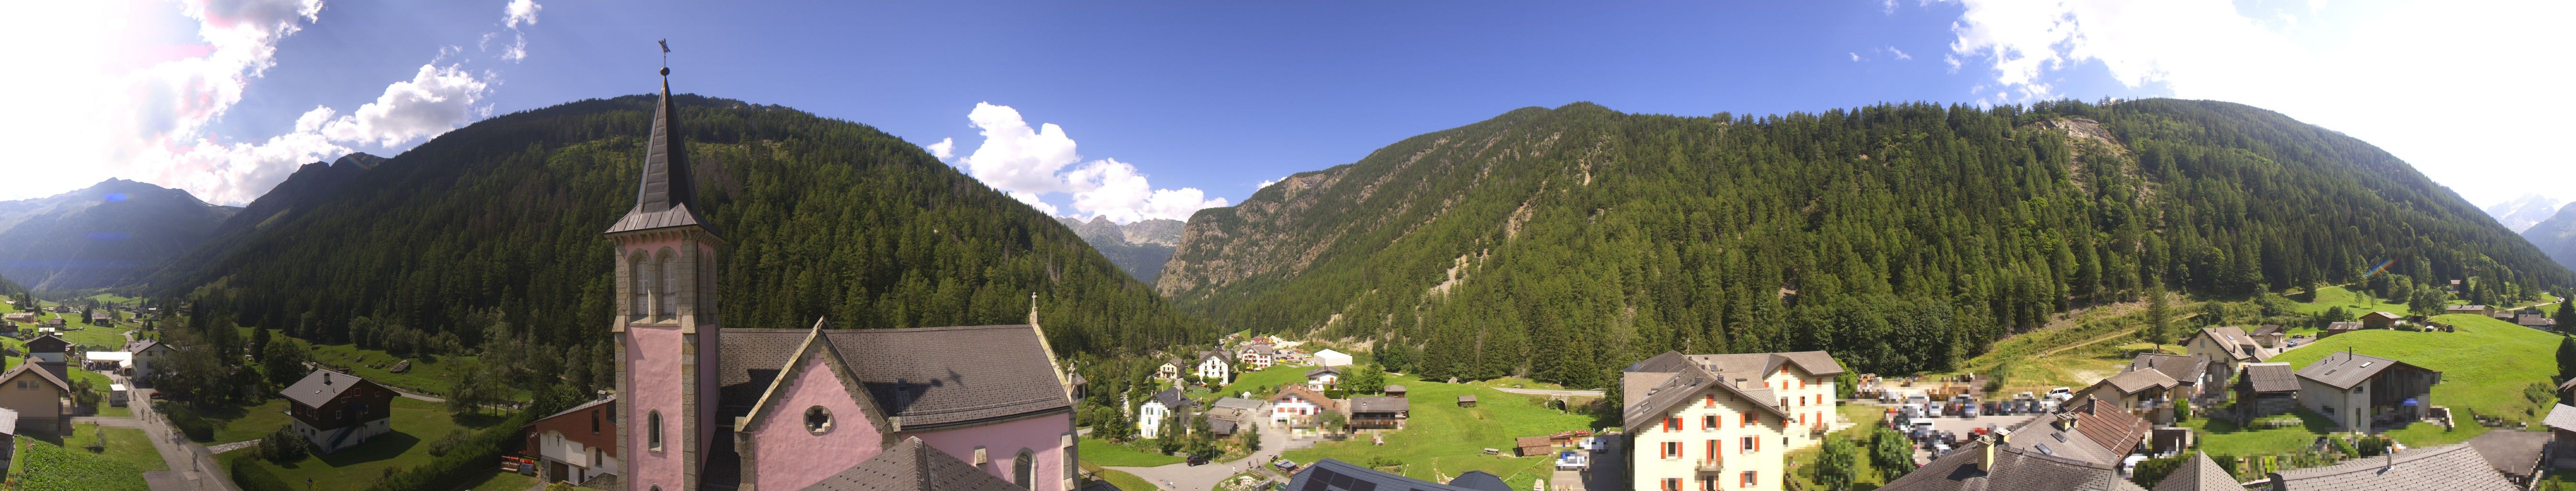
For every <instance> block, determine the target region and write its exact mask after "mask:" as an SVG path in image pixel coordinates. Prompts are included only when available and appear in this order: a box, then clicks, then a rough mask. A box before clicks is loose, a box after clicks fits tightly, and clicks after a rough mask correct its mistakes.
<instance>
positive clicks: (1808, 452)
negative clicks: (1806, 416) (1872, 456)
mask: <svg viewBox="0 0 2576 491" xmlns="http://www.w3.org/2000/svg"><path fill="white" fill-rule="evenodd" d="M1838 410H1839V411H1840V412H1841V413H1842V414H1843V417H1844V418H1846V419H1850V420H1852V427H1850V428H1844V429H1843V430H1842V431H1836V432H1833V433H1827V434H1825V439H1826V440H1845V441H1849V442H1852V450H1854V452H1853V453H1852V474H1853V475H1854V476H1856V477H1855V478H1853V479H1852V489H1878V487H1879V486H1880V485H1883V484H1887V482H1886V480H1883V479H1879V476H1878V468H1877V466H1873V465H1870V463H1869V443H1870V442H1869V436H1870V432H1873V431H1877V430H1878V428H1879V426H1878V424H1879V418H1880V417H1882V416H1886V415H1887V409H1886V408H1882V407H1877V406H1861V405H1845V406H1842V407H1841V408H1838ZM1824 448H1825V446H1824V444H1822V443H1818V444H1817V445H1816V446H1813V447H1807V448H1804V449H1799V450H1798V451H1795V452H1789V455H1788V457H1787V460H1788V462H1789V466H1790V467H1789V475H1791V476H1794V477H1796V478H1797V479H1798V484H1800V486H1799V487H1798V489H1825V488H1824V487H1823V486H1818V485H1816V470H1815V469H1814V468H1810V467H1807V466H1806V465H1805V464H1808V463H1812V462H1815V461H1816V455H1817V454H1820V453H1823V452H1824Z"/></svg>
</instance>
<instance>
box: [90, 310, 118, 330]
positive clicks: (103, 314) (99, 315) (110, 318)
mask: <svg viewBox="0 0 2576 491" xmlns="http://www.w3.org/2000/svg"><path fill="white" fill-rule="evenodd" d="M115 320H116V314H115V313H114V312H110V311H106V310H99V311H92V312H90V313H89V323H90V324H91V325H98V326H104V325H107V324H108V323H109V322H114V321H115Z"/></svg>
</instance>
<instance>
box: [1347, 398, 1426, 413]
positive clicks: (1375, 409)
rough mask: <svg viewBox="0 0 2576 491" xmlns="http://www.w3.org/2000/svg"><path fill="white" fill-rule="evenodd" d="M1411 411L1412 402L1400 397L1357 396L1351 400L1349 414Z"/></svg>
mask: <svg viewBox="0 0 2576 491" xmlns="http://www.w3.org/2000/svg"><path fill="white" fill-rule="evenodd" d="M1411 410H1413V402H1412V401H1410V400H1407V399H1405V398H1402V397H1383V396H1359V397H1353V398H1351V413H1352V414H1359V413H1400V412H1405V411H1411Z"/></svg>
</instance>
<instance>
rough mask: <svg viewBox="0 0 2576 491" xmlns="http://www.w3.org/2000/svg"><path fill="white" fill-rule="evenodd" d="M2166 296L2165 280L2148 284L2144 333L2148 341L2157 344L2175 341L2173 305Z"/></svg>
mask: <svg viewBox="0 0 2576 491" xmlns="http://www.w3.org/2000/svg"><path fill="white" fill-rule="evenodd" d="M2165 296H2166V295H2165V285H2164V282H2162V281H2158V282H2155V283H2150V284H2149V285H2148V287H2147V327H2146V329H2145V331H2144V333H2143V334H2145V337H2146V338H2147V341H2148V342H2153V343H2156V344H2168V343H2172V342H2173V305H2172V304H2171V302H2170V301H2168V300H2166V299H2165Z"/></svg>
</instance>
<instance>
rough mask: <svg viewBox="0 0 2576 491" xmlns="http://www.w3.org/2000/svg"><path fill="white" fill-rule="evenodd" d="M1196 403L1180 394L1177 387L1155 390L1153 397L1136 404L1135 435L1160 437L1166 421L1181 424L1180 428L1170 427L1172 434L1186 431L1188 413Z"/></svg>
mask: <svg viewBox="0 0 2576 491" xmlns="http://www.w3.org/2000/svg"><path fill="white" fill-rule="evenodd" d="M1198 405H1199V403H1198V401H1192V400H1190V398H1188V397H1184V396H1182V395H1181V389H1179V388H1171V389H1163V391H1162V392H1156V393H1154V397H1153V398H1151V399H1146V400H1145V403H1144V404H1141V405H1138V406H1136V436H1137V437H1140V438H1162V435H1163V425H1164V424H1165V423H1167V422H1168V423H1170V424H1177V425H1181V427H1180V428H1173V429H1172V430H1173V432H1174V434H1179V433H1181V432H1185V431H1188V428H1189V422H1190V415H1191V414H1192V413H1194V412H1195V410H1196V409H1198Z"/></svg>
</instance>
